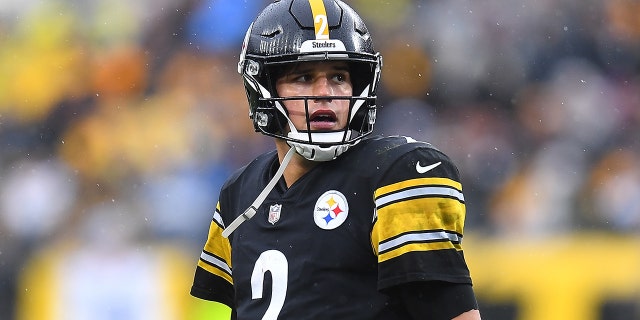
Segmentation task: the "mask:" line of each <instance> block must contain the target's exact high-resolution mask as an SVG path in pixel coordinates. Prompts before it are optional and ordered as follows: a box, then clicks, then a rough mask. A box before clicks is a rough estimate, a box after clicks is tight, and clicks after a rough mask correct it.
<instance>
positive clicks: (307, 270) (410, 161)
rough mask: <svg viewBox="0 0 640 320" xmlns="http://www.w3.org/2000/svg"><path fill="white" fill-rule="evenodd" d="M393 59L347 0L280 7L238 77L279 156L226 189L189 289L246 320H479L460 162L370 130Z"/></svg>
mask: <svg viewBox="0 0 640 320" xmlns="http://www.w3.org/2000/svg"><path fill="white" fill-rule="evenodd" d="M381 64H382V58H381V56H380V54H379V53H378V52H376V51H375V50H374V48H373V44H372V39H371V35H370V33H369V31H368V30H367V27H366V26H365V24H364V22H363V21H362V19H361V18H360V17H359V15H358V14H357V13H356V12H355V11H354V10H353V9H351V8H350V7H349V6H348V5H346V4H345V3H343V2H341V1H339V0H280V1H274V2H273V3H271V4H270V5H269V6H268V7H267V8H265V9H264V10H263V11H262V13H261V14H260V15H259V16H258V17H257V18H256V20H255V21H254V22H253V23H252V24H251V26H250V27H249V30H248V31H247V34H246V37H245V40H244V43H243V46H242V51H241V54H240V61H239V63H238V71H239V73H240V74H241V75H242V78H243V82H244V86H245V89H246V92H247V98H248V102H249V116H250V118H251V120H252V122H253V125H254V128H255V130H256V131H257V132H260V133H262V134H265V135H268V136H271V137H273V138H274V141H275V150H273V151H271V152H267V153H265V154H262V155H260V156H258V157H257V158H256V159H255V160H253V161H252V162H250V163H249V164H247V165H246V166H244V167H243V168H241V169H240V170H239V171H237V172H236V173H235V174H233V175H232V176H231V177H230V178H229V179H228V180H227V182H226V183H225V185H224V186H223V187H222V190H221V192H220V197H219V202H218V204H217V207H216V209H215V213H214V214H213V219H212V221H211V226H210V229H209V235H208V239H207V241H206V243H205V245H204V249H203V251H202V254H201V256H200V259H199V261H198V264H197V268H196V273H195V277H194V282H193V286H192V288H191V294H192V295H193V296H195V297H198V298H202V299H205V300H211V301H216V302H219V303H223V304H225V305H227V306H229V307H230V308H231V310H232V318H234V319H242V320H248V319H251V320H253V319H296V320H299V319H349V320H353V319H385V320H394V319H431V320H451V319H456V320H477V319H480V313H479V311H478V305H477V302H476V298H475V294H474V291H473V287H472V281H471V277H470V274H469V270H468V268H467V264H466V262H465V258H464V254H463V249H462V239H463V229H464V220H465V200H464V195H463V193H462V185H461V183H460V177H459V173H458V170H457V168H456V166H455V165H454V164H453V163H452V161H451V159H449V157H447V156H446V155H445V154H443V153H442V152H440V151H438V150H437V149H436V148H434V147H432V146H431V145H430V144H428V143H424V142H418V141H415V140H413V139H411V138H409V137H401V136H395V137H377V136H373V135H370V134H371V132H372V131H373V126H374V124H375V121H376V90H377V85H378V82H379V79H380V71H381Z"/></svg>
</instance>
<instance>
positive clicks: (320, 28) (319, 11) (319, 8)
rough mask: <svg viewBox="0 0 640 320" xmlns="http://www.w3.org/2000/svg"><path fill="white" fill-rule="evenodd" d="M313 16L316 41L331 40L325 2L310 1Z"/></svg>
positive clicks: (319, 0) (321, 0) (320, 0)
mask: <svg viewBox="0 0 640 320" xmlns="http://www.w3.org/2000/svg"><path fill="white" fill-rule="evenodd" d="M309 5H310V6H311V14H313V22H314V26H315V29H316V40H326V39H329V21H328V19H327V10H326V9H325V7H324V1H323V0H309Z"/></svg>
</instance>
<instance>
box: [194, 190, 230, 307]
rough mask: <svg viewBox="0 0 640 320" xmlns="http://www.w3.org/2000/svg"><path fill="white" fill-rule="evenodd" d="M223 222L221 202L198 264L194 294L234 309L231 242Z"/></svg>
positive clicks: (217, 207)
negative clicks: (226, 234) (224, 231)
mask: <svg viewBox="0 0 640 320" xmlns="http://www.w3.org/2000/svg"><path fill="white" fill-rule="evenodd" d="M222 230H224V223H223V221H222V217H221V215H220V204H219V203H218V205H217V206H216V211H215V213H214V215H213V219H212V221H211V225H210V227H209V236H208V238H207V242H206V243H205V245H204V249H203V250H202V253H201V254H200V259H199V260H198V264H197V267H196V272H195V276H194V279H193V286H192V287H191V295H192V296H194V297H197V298H200V299H204V300H210V301H216V302H220V303H223V304H225V305H227V306H229V307H231V308H233V301H234V290H233V278H232V276H231V244H230V242H229V239H227V238H225V237H223V236H222Z"/></svg>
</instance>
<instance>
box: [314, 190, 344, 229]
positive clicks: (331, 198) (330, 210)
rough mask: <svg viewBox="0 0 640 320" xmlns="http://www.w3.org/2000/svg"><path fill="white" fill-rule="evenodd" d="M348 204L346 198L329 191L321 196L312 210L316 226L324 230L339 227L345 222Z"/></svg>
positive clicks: (336, 192)
mask: <svg viewBox="0 0 640 320" xmlns="http://www.w3.org/2000/svg"><path fill="white" fill-rule="evenodd" d="M348 215H349V204H348V203H347V198H346V197H345V196H344V195H343V194H342V193H340V192H338V191H335V190H329V191H327V192H325V193H324V194H322V195H321V196H320V198H318V201H317V202H316V206H315V209H314V210H313V219H314V221H315V222H316V225H317V226H318V227H320V228H321V229H324V230H331V229H335V228H337V227H339V226H340V225H341V224H342V223H344V222H345V220H347V216H348Z"/></svg>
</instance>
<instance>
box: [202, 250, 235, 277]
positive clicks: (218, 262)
mask: <svg viewBox="0 0 640 320" xmlns="http://www.w3.org/2000/svg"><path fill="white" fill-rule="evenodd" d="M200 259H202V260H203V261H205V262H207V263H209V264H211V265H213V266H216V267H218V268H219V269H221V270H223V271H225V272H226V273H228V274H232V273H231V268H229V265H228V264H227V263H226V262H224V261H222V260H220V259H218V258H216V257H214V256H212V255H210V254H208V253H206V252H204V251H203V252H202V254H201V255H200Z"/></svg>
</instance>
